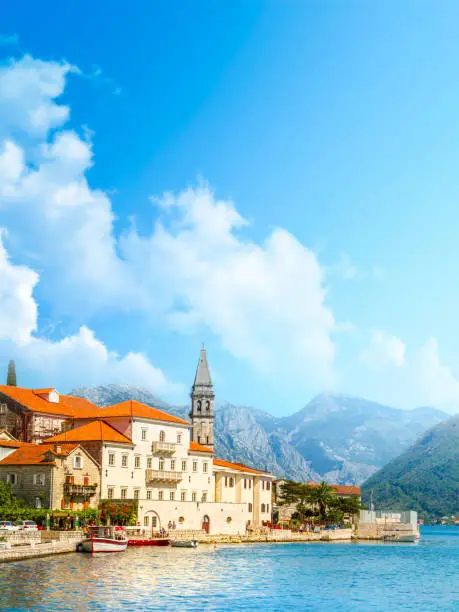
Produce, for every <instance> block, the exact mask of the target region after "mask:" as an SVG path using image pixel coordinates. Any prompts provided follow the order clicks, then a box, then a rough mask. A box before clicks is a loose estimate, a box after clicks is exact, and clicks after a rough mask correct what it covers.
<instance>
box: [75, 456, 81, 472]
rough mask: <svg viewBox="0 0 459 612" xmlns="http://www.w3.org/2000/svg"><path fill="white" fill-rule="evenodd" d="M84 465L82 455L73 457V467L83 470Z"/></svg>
mask: <svg viewBox="0 0 459 612" xmlns="http://www.w3.org/2000/svg"><path fill="white" fill-rule="evenodd" d="M82 467H83V457H82V456H81V455H76V456H75V457H74V458H73V469H74V470H81V468H82Z"/></svg>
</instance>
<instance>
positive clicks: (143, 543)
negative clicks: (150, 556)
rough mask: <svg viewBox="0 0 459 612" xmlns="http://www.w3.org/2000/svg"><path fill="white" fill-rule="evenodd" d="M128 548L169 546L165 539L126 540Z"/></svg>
mask: <svg viewBox="0 0 459 612" xmlns="http://www.w3.org/2000/svg"><path fill="white" fill-rule="evenodd" d="M128 546H169V540H168V539H167V538H133V539H130V540H128Z"/></svg>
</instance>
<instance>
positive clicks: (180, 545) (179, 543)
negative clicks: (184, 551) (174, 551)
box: [171, 540, 198, 548]
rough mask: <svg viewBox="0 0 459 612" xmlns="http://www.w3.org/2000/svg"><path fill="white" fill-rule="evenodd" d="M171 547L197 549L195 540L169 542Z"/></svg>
mask: <svg viewBox="0 0 459 612" xmlns="http://www.w3.org/2000/svg"><path fill="white" fill-rule="evenodd" d="M171 546H173V547H174V548H197V547H198V541H197V540H171Z"/></svg>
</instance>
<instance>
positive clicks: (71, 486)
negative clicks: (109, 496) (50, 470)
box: [64, 482, 97, 497]
mask: <svg viewBox="0 0 459 612" xmlns="http://www.w3.org/2000/svg"><path fill="white" fill-rule="evenodd" d="M96 489H97V485H96V484H92V485H90V484H88V485H85V484H75V483H72V482H65V483H64V492H65V493H66V494H67V495H81V496H85V497H86V496H87V497H91V496H92V495H95V493H96Z"/></svg>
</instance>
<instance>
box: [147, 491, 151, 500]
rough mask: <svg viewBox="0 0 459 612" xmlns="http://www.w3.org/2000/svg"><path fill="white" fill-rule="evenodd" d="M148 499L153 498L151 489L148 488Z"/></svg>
mask: <svg viewBox="0 0 459 612" xmlns="http://www.w3.org/2000/svg"><path fill="white" fill-rule="evenodd" d="M147 499H151V489H147Z"/></svg>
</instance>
